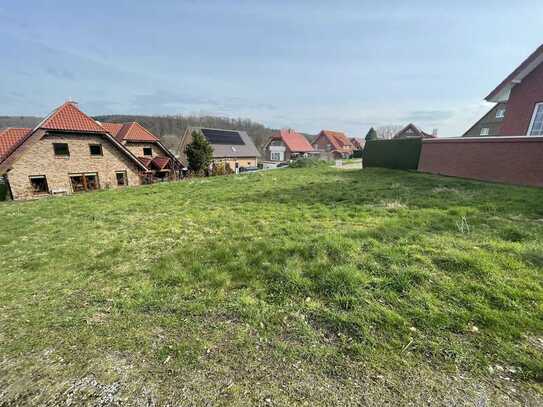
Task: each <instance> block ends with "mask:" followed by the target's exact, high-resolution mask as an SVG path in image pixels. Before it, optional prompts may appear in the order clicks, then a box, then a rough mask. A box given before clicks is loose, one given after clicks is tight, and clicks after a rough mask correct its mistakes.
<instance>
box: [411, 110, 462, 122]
mask: <svg viewBox="0 0 543 407" xmlns="http://www.w3.org/2000/svg"><path fill="white" fill-rule="evenodd" d="M453 115H454V112H453V111H452V110H416V111H413V112H410V113H409V114H407V115H406V116H404V117H403V118H402V121H406V122H430V123H435V122H439V121H442V120H447V119H450V118H451V117H452V116H453Z"/></svg>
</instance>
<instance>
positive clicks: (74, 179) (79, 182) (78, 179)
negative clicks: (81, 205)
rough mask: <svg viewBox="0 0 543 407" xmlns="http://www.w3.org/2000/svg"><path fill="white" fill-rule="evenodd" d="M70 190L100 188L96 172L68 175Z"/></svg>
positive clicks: (82, 190) (80, 190)
mask: <svg viewBox="0 0 543 407" xmlns="http://www.w3.org/2000/svg"><path fill="white" fill-rule="evenodd" d="M70 182H71V183H72V190H73V191H74V192H86V191H95V190H97V189H100V185H99V184H98V174H77V175H70Z"/></svg>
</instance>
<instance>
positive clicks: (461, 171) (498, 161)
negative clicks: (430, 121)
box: [418, 137, 543, 187]
mask: <svg viewBox="0 0 543 407" xmlns="http://www.w3.org/2000/svg"><path fill="white" fill-rule="evenodd" d="M418 170H419V171H422V172H429V173H432V174H441V175H450V176H454V177H463V178H472V179H478V180H482V181H495V182H503V183H509V184H518V185H532V186H539V187H543V137H494V138H477V139H475V138H463V139H448V140H447V139H439V140H423V142H422V150H421V155H420V160H419V168H418Z"/></svg>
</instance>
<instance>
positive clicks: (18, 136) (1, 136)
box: [0, 127, 32, 158]
mask: <svg viewBox="0 0 543 407" xmlns="http://www.w3.org/2000/svg"><path fill="white" fill-rule="evenodd" d="M30 131H32V129H26V128H13V127H12V128H8V129H5V130H3V131H0V158H2V157H4V156H5V155H7V154H8V153H9V152H10V151H11V150H12V149H13V148H14V147H15V146H16V145H17V144H18V143H19V142H20V141H22V139H23V138H24V137H25V136H26V135H27V134H28V133H29V132H30Z"/></svg>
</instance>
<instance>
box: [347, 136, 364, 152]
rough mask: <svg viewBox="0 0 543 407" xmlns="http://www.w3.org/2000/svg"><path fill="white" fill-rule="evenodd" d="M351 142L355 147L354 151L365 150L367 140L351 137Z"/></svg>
mask: <svg viewBox="0 0 543 407" xmlns="http://www.w3.org/2000/svg"><path fill="white" fill-rule="evenodd" d="M349 140H351V144H352V145H353V149H354V150H364V146H365V145H366V140H364V139H363V138H357V137H351V138H350V139H349Z"/></svg>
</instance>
